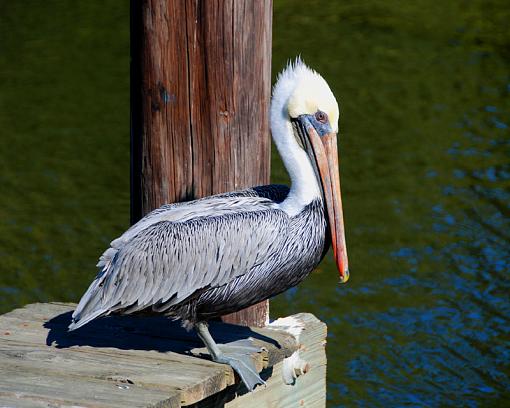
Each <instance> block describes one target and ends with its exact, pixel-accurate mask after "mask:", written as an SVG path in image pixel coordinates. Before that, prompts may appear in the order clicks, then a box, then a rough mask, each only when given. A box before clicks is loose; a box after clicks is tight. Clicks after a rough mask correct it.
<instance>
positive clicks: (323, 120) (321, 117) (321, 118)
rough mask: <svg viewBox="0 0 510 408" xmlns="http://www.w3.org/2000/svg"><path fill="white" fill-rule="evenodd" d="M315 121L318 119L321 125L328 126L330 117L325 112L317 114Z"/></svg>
mask: <svg viewBox="0 0 510 408" xmlns="http://www.w3.org/2000/svg"><path fill="white" fill-rule="evenodd" d="M315 119H317V120H318V121H319V122H320V123H323V124H326V123H328V115H326V113H324V112H323V111H317V112H315Z"/></svg>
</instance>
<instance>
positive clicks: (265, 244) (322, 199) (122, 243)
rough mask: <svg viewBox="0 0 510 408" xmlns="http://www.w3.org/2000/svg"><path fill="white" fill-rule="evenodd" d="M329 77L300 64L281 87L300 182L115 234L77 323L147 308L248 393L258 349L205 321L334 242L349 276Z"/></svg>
mask: <svg viewBox="0 0 510 408" xmlns="http://www.w3.org/2000/svg"><path fill="white" fill-rule="evenodd" d="M338 118H339V110H338V104H337V102H336V99H335V97H334V95H333V93H332V92H331V90H330V88H329V86H328V84H327V83H326V81H325V80H324V79H323V78H322V76H321V75H319V74H318V73H317V72H315V71H313V70H312V69H310V68H309V67H307V66H306V65H305V64H304V63H303V62H302V60H301V59H299V58H298V59H296V61H294V62H293V63H289V64H288V65H287V67H286V68H285V69H284V70H283V71H282V72H281V73H280V75H279V76H278V79H277V83H276V85H275V86H274V88H273V97H272V100H271V111H270V122H271V132H272V136H273V139H274V142H275V144H276V146H277V148H278V152H279V153H280V156H281V157H282V160H283V162H284V164H285V167H286V169H287V171H288V173H289V176H290V179H291V187H290V189H289V188H288V187H286V186H281V185H268V186H260V187H254V188H251V189H247V190H244V191H237V192H231V193H225V194H219V195H214V196H210V197H205V198H202V199H198V200H194V201H190V202H184V203H174V204H166V205H163V206H162V207H160V208H158V209H156V210H154V211H152V212H151V213H150V214H148V215H147V216H145V217H144V218H142V219H141V220H140V221H138V222H137V223H136V224H134V225H133V226H132V227H131V228H129V229H128V230H127V231H126V232H125V233H124V234H122V235H121V236H120V237H119V238H117V239H115V240H114V241H112V243H111V244H110V248H108V249H107V250H106V251H105V252H104V253H103V255H102V256H101V257H100V258H99V262H98V264H97V267H98V268H99V273H98V275H97V276H96V278H95V279H94V281H93V282H92V283H91V285H90V287H89V288H88V290H87V291H86V292H85V294H84V295H83V297H82V298H81V300H80V302H79V304H78V306H77V308H76V310H75V311H74V313H73V315H72V323H71V324H70V326H69V329H70V330H75V329H77V328H79V327H81V326H83V325H84V324H86V323H88V322H90V321H91V320H93V319H96V318H98V317H100V316H105V315H109V314H112V313H116V314H130V313H134V312H141V311H145V312H147V311H149V312H156V313H161V314H164V315H166V316H168V317H170V318H173V319H182V322H183V326H184V327H186V328H187V329H191V328H194V329H195V330H196V331H197V334H198V335H199V337H200V338H201V339H202V341H203V342H204V344H205V345H206V347H207V349H208V351H209V353H210V355H211V358H212V359H213V360H214V361H216V362H219V363H225V364H229V365H230V366H231V367H232V368H233V369H234V370H235V371H236V372H237V373H238V374H239V376H240V378H241V380H242V381H243V382H244V384H245V385H246V387H247V388H248V390H253V389H254V388H255V387H256V386H257V385H258V384H263V383H264V382H263V380H262V379H261V378H260V376H259V374H258V372H257V371H256V369H255V366H254V364H253V362H252V360H251V359H250V358H249V354H248V353H246V354H245V355H239V354H238V353H237V354H234V353H228V349H227V351H225V350H226V348H224V349H222V350H220V348H219V347H218V346H217V344H216V343H215V341H214V340H213V338H212V336H211V334H210V333H209V330H208V326H207V321H208V320H209V319H212V318H217V317H219V316H222V315H225V314H228V313H232V312H235V311H238V310H241V309H244V308H246V307H248V306H251V305H254V304H256V303H258V302H261V301H263V300H265V299H268V298H270V297H272V296H275V295H277V294H279V293H281V292H283V291H285V290H287V289H289V288H291V287H293V286H295V285H297V284H298V283H300V282H301V281H302V280H303V279H304V278H305V277H306V276H307V275H308V274H309V273H310V272H311V271H312V270H313V269H314V268H315V267H316V266H317V265H318V264H319V262H320V261H321V260H322V258H323V257H324V255H325V254H326V252H327V250H328V248H329V246H330V244H331V246H332V247H333V254H334V257H335V260H336V264H337V267H338V271H339V275H340V282H346V281H347V279H348V278H349V269H348V263H347V251H346V245H345V234H344V223H343V213H342V200H341V195H340V176H339V170H338V153H337V132H338Z"/></svg>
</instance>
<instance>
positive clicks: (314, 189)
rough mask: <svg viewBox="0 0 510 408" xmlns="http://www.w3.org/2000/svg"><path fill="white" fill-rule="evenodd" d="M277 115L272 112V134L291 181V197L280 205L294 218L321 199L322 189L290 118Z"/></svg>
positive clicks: (282, 113) (281, 113)
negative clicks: (317, 199)
mask: <svg viewBox="0 0 510 408" xmlns="http://www.w3.org/2000/svg"><path fill="white" fill-rule="evenodd" d="M275 113H276V112H274V111H273V112H272V117H271V132H272V134H273V140H274V142H275V144H276V147H277V148H278V152H279V153H280V156H281V158H282V160H283V164H284V165H285V168H286V169H287V172H288V173H289V176H290V179H291V187H290V192H289V195H288V196H287V198H286V199H285V200H284V201H283V202H282V203H281V204H280V208H281V209H282V210H283V211H285V212H286V213H287V214H289V215H291V216H294V215H296V214H298V213H300V212H301V211H302V210H303V208H304V207H305V206H306V205H308V204H309V203H310V202H311V201H312V200H314V199H316V198H320V197H321V193H320V187H319V185H318V183H317V178H316V176H315V172H314V170H313V167H312V164H311V163H310V159H309V158H308V155H307V154H306V153H305V151H304V150H303V149H302V148H301V147H300V146H299V145H298V143H297V141H296V138H295V137H294V133H293V130H292V124H291V123H290V121H289V119H288V116H287V115H286V114H285V113H284V112H282V111H280V114H278V115H275ZM275 116H277V117H275Z"/></svg>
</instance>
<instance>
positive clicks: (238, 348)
mask: <svg viewBox="0 0 510 408" xmlns="http://www.w3.org/2000/svg"><path fill="white" fill-rule="evenodd" d="M195 329H196V330H197V334H198V336H199V337H200V338H201V339H202V341H203V342H204V344H205V346H206V347H207V350H208V351H209V354H210V356H211V358H212V360H213V361H216V362H217V363H222V364H228V365H229V366H230V367H232V368H233V369H234V371H235V372H236V373H237V374H238V375H239V377H241V380H242V381H243V383H244V385H245V386H246V388H247V389H248V391H253V390H254V388H255V387H256V386H257V385H263V384H264V385H265V384H266V383H265V382H264V380H262V378H260V375H259V373H258V371H257V367H256V366H255V362H254V361H253V357H252V356H253V354H254V353H260V352H262V351H264V349H261V348H260V347H255V346H254V345H253V343H252V340H251V339H250V338H248V339H242V340H237V341H233V342H231V343H227V344H216V342H215V341H214V339H213V338H212V337H211V333H209V329H208V327H207V323H205V322H197V323H196V324H195Z"/></svg>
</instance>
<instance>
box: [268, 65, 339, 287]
mask: <svg viewBox="0 0 510 408" xmlns="http://www.w3.org/2000/svg"><path fill="white" fill-rule="evenodd" d="M338 118H339V109H338V103H337V101H336V99H335V96H334V95H333V93H332V92H331V89H330V88H329V86H328V84H327V82H326V81H325V80H324V78H322V76H320V75H319V74H318V73H317V72H315V71H313V70H312V69H310V68H309V67H307V66H306V65H305V64H304V63H303V61H302V60H301V59H300V58H298V59H296V61H295V62H294V63H289V64H288V66H287V68H286V69H285V70H284V71H283V72H282V73H281V74H280V75H279V77H278V80H277V83H276V85H275V87H274V89H273V98H272V101H271V132H272V135H273V139H274V142H275V144H276V146H277V148H278V151H279V153H280V155H281V156H282V159H283V161H284V163H285V166H286V168H287V171H288V172H289V175H290V177H291V180H292V186H291V191H290V193H289V198H288V199H287V200H286V201H287V202H284V203H283V206H284V207H283V208H284V209H285V210H286V211H288V212H289V213H295V212H297V211H298V210H299V209H301V208H303V206H304V205H306V204H308V203H309V202H310V201H311V200H313V199H314V198H316V197H317V196H320V197H321V198H322V200H323V201H324V205H325V207H326V211H327V214H328V224H329V231H330V234H331V245H332V247H333V253H334V257H335V261H336V264H337V268H338V272H339V275H340V282H342V283H344V282H347V280H348V279H349V268H348V260H347V249H346V244H345V232H344V222H343V211H342V199H341V194H340V175H339V169H338V150H337V133H338Z"/></svg>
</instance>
